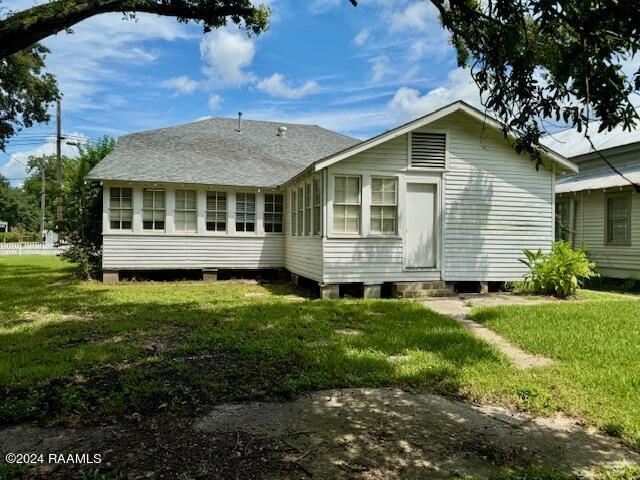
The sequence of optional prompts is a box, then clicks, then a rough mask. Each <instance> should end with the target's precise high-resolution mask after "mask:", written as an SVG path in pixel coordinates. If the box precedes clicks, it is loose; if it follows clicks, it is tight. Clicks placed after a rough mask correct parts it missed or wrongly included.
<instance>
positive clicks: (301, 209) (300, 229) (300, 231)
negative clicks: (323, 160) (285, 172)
mask: <svg viewBox="0 0 640 480" xmlns="http://www.w3.org/2000/svg"><path fill="white" fill-rule="evenodd" d="M297 189H298V231H297V233H298V236H299V237H302V236H303V235H304V185H302V184H300V185H298V187H297Z"/></svg>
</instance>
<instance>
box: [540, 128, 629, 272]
mask: <svg viewBox="0 0 640 480" xmlns="http://www.w3.org/2000/svg"><path fill="white" fill-rule="evenodd" d="M598 127H599V125H598V123H597V122H594V123H593V124H591V125H590V126H589V132H590V137H591V140H592V142H593V146H594V147H595V148H596V149H597V151H599V152H600V153H597V151H594V150H593V148H592V146H591V144H590V143H589V141H588V140H587V139H586V138H585V137H584V133H579V132H577V131H575V130H565V131H562V132H559V133H555V134H553V135H552V136H549V137H547V138H546V140H545V144H546V145H547V146H549V147H550V148H553V149H554V150H556V151H558V152H560V153H562V154H563V155H565V156H566V157H569V158H570V159H571V160H572V161H573V162H575V163H576V164H577V165H578V166H579V167H580V173H579V174H577V175H567V176H565V177H559V178H558V182H557V184H556V209H557V213H558V215H557V217H558V228H557V234H556V236H557V237H558V238H562V239H564V240H567V241H569V242H571V243H572V245H573V246H575V247H578V246H580V245H582V244H584V245H585V247H586V248H587V250H588V252H589V256H590V257H591V258H592V259H593V260H594V261H595V262H596V264H597V265H598V269H599V271H600V273H601V275H603V276H605V277H611V278H635V279H640V194H638V193H636V190H635V188H634V187H633V186H632V185H631V183H635V184H639V185H640V130H633V131H624V130H623V129H622V127H618V128H616V129H614V130H613V131H611V132H606V131H605V132H599V133H598ZM601 155H602V156H604V158H606V159H607V160H608V161H609V162H610V163H611V164H612V165H613V166H614V167H615V168H616V169H617V170H618V172H620V173H621V174H622V175H623V176H624V177H626V178H623V176H621V175H620V174H619V173H616V172H615V171H613V169H612V168H611V167H610V166H608V165H607V164H606V162H605V161H604V160H603V159H602V156H601ZM630 182H631V183H630Z"/></svg>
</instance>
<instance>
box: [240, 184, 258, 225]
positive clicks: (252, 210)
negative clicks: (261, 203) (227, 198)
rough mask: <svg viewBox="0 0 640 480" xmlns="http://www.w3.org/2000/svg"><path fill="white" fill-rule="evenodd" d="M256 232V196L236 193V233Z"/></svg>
mask: <svg viewBox="0 0 640 480" xmlns="http://www.w3.org/2000/svg"><path fill="white" fill-rule="evenodd" d="M255 231H256V194H255V193H242V192H239V193H236V232H255Z"/></svg>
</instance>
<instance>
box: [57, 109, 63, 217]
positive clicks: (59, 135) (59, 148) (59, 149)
mask: <svg viewBox="0 0 640 480" xmlns="http://www.w3.org/2000/svg"><path fill="white" fill-rule="evenodd" d="M56 182H57V183H58V198H57V199H56V221H57V223H58V227H60V224H61V223H62V202H61V198H60V196H61V195H62V115H61V108H60V98H59V97H58V99H57V100H56Z"/></svg>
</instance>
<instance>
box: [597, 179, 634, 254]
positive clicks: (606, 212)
mask: <svg viewBox="0 0 640 480" xmlns="http://www.w3.org/2000/svg"><path fill="white" fill-rule="evenodd" d="M616 198H624V199H625V200H626V201H627V217H626V218H625V220H624V221H625V223H626V224H627V232H628V235H627V238H626V239H625V240H624V241H619V240H609V200H612V199H616ZM632 205H633V194H632V193H631V191H626V192H612V193H607V192H605V194H604V219H605V223H604V243H605V245H608V246H614V247H615V246H621V247H628V246H631V241H632V236H633V230H632V229H633V214H632Z"/></svg>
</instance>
